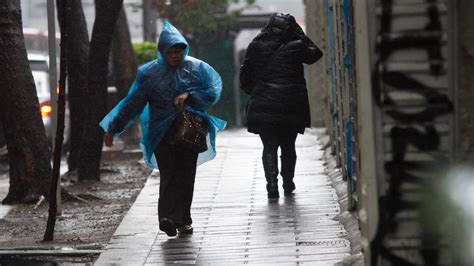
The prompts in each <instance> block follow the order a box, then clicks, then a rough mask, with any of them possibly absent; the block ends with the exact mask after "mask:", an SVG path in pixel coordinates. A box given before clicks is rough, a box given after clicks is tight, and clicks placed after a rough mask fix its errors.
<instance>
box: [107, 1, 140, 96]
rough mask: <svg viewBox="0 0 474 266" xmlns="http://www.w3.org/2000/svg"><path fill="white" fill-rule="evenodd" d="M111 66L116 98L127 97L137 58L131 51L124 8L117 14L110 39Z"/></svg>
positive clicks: (134, 73)
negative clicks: (116, 93)
mask: <svg viewBox="0 0 474 266" xmlns="http://www.w3.org/2000/svg"><path fill="white" fill-rule="evenodd" d="M112 66H113V72H114V80H115V87H116V88H117V92H118V96H119V98H123V97H125V96H127V93H128V89H129V88H130V86H131V85H132V83H133V81H134V80H135V75H136V73H137V58H136V56H135V53H134V51H133V47H132V42H131V38H130V31H129V29H128V22H127V15H126V14H125V9H124V8H122V9H121V11H120V13H119V16H118V19H117V23H116V24H115V30H114V35H113V38H112Z"/></svg>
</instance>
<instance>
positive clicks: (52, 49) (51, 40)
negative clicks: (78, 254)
mask: <svg viewBox="0 0 474 266" xmlns="http://www.w3.org/2000/svg"><path fill="white" fill-rule="evenodd" d="M46 7H47V11H48V50H49V87H50V88H49V89H50V93H51V98H50V103H51V108H52V109H53V110H52V112H51V128H52V133H51V138H52V139H51V143H52V144H51V146H52V147H51V150H54V142H55V137H56V127H57V125H56V122H57V121H56V120H57V111H58V105H57V99H58V97H57V86H58V77H57V66H56V62H57V61H56V26H55V20H56V15H55V7H54V0H47V5H46ZM56 197H57V202H58V204H57V205H58V207H57V208H58V212H57V213H58V215H59V216H60V215H61V213H62V209H61V182H58V188H57V190H56Z"/></svg>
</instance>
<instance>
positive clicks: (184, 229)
mask: <svg viewBox="0 0 474 266" xmlns="http://www.w3.org/2000/svg"><path fill="white" fill-rule="evenodd" d="M193 231H194V228H193V227H192V226H191V225H190V224H185V225H183V226H181V227H178V233H180V234H183V235H192V234H193Z"/></svg>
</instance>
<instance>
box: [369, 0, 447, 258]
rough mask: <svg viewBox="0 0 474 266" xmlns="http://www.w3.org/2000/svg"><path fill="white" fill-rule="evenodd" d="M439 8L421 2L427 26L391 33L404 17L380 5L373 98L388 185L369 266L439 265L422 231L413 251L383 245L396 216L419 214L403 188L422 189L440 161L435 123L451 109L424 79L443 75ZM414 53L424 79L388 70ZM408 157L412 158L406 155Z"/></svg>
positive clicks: (433, 0) (387, 2) (433, 239)
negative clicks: (381, 264) (380, 264)
mask: <svg viewBox="0 0 474 266" xmlns="http://www.w3.org/2000/svg"><path fill="white" fill-rule="evenodd" d="M440 4H441V1H439V2H438V1H437V0H426V2H425V4H424V7H426V12H423V13H420V14H419V15H417V16H418V17H419V18H418V19H419V20H421V21H427V22H426V24H425V25H424V26H423V27H420V28H418V29H408V30H403V29H402V30H400V29H399V28H400V27H399V28H397V29H394V23H395V20H398V22H400V20H403V19H404V18H406V17H403V16H397V14H395V12H394V8H395V6H394V1H392V0H381V1H380V7H381V13H380V16H379V18H378V19H379V20H378V23H379V29H380V30H379V32H378V36H377V37H378V38H377V39H378V41H377V44H376V46H375V47H376V54H377V62H376V65H375V68H374V73H373V96H374V100H375V102H376V104H377V105H378V107H379V108H380V110H382V111H383V113H382V117H383V121H384V126H388V128H389V129H388V134H387V138H388V139H389V141H388V143H390V149H387V147H384V149H385V150H389V153H390V154H389V156H386V157H385V165H384V171H385V180H384V181H383V182H386V183H387V186H386V187H387V190H386V191H385V193H382V194H381V195H380V199H379V202H380V208H379V214H380V216H379V225H378V230H377V234H376V237H375V239H374V240H373V242H372V243H371V251H372V253H371V254H372V259H371V260H372V263H373V264H374V265H376V264H377V261H379V260H380V259H382V260H383V261H386V262H389V264H392V265H415V264H417V265H418V264H420V263H421V264H425V265H437V264H438V261H439V257H440V254H439V250H438V249H437V248H436V247H437V246H438V244H439V241H440V238H439V237H438V236H432V235H430V236H426V235H427V234H423V232H421V233H420V239H419V241H420V242H418V243H425V242H427V241H430V244H429V245H419V247H418V248H413V246H409V245H407V246H406V247H405V249H406V250H405V252H400V250H401V249H404V247H397V248H396V249H394V248H393V245H387V243H388V241H387V239H388V238H391V237H392V236H395V237H396V235H397V229H398V228H399V226H400V223H399V220H397V219H396V218H397V215H399V214H400V213H402V212H407V211H417V210H419V207H420V206H419V201H417V200H414V199H413V198H409V197H406V196H405V195H404V193H405V192H404V189H403V186H404V185H406V184H415V185H419V186H421V187H423V182H425V180H426V179H425V178H424V177H423V176H422V174H420V173H423V171H425V170H426V169H429V168H430V167H432V166H434V165H436V164H439V162H440V157H437V156H434V155H433V154H436V152H439V151H441V149H442V148H441V142H442V141H441V139H442V134H441V133H440V132H439V130H438V127H437V123H438V121H439V118H441V117H443V116H446V115H448V114H449V113H451V112H452V110H453V105H452V103H451V101H450V99H449V97H448V95H447V92H446V91H447V88H445V89H446V90H445V91H443V90H440V89H439V88H435V87H433V86H432V84H428V82H426V81H425V79H424V78H423V77H428V78H432V79H441V78H446V76H447V74H448V72H447V67H446V66H447V64H446V58H445V56H446V55H444V54H443V47H445V46H446V41H444V40H443V23H442V21H441V18H442V16H443V15H442V14H441V11H440V9H439V6H440ZM399 25H400V24H398V26H399ZM413 51H416V52H417V53H419V54H418V55H420V53H423V54H424V55H426V56H425V58H426V59H425V60H423V62H424V63H426V64H425V66H426V69H425V70H424V73H423V75H424V76H423V75H419V74H418V75H417V74H413V72H414V71H410V70H407V69H401V68H396V67H388V65H389V63H390V62H393V59H394V58H396V57H397V55H400V54H402V53H404V52H411V53H413ZM418 72H422V71H418ZM420 77H421V78H420ZM404 93H405V94H410V95H412V96H413V95H415V96H413V97H412V98H417V99H421V100H419V101H418V102H416V103H415V104H413V103H411V104H406V97H405V99H403V97H402V98H401V97H398V98H397V97H396V96H395V95H400V94H402V95H403V94H404ZM387 121H390V122H387ZM386 146H388V145H386ZM409 153H411V157H410V156H408V154H409ZM413 154H415V156H417V155H418V156H419V155H425V157H429V158H431V160H428V161H427V160H424V161H421V160H414V159H413ZM444 155H446V153H444ZM420 230H421V229H420ZM407 250H409V251H408V252H407Z"/></svg>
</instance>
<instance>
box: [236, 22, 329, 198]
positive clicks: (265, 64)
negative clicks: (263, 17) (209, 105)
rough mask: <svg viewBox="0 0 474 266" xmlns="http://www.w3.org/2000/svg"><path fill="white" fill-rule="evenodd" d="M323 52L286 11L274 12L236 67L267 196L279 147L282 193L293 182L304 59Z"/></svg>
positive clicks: (271, 193)
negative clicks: (257, 142) (260, 149)
mask: <svg viewBox="0 0 474 266" xmlns="http://www.w3.org/2000/svg"><path fill="white" fill-rule="evenodd" d="M322 56H323V54H322V52H321V50H320V49H319V48H318V47H317V46H316V45H315V44H314V43H313V42H312V41H311V40H310V39H309V38H308V37H307V36H306V35H305V33H304V32H303V30H302V29H301V27H300V26H299V25H298V24H297V23H296V21H295V18H294V17H293V16H292V15H290V14H284V13H275V14H273V15H272V16H271V17H270V20H269V22H268V24H267V25H266V26H265V27H264V28H263V29H262V31H261V32H260V33H259V34H258V35H257V37H255V38H254V39H253V41H252V42H251V43H250V44H249V46H248V48H247V52H246V55H245V59H244V62H243V64H242V66H241V69H240V87H241V89H242V90H243V91H245V92H246V93H247V94H250V98H249V101H248V104H247V128H248V131H249V132H251V133H255V134H259V135H260V138H261V140H262V143H263V155H262V161H263V168H264V170H265V178H266V180H267V192H268V197H269V198H277V197H279V193H278V179H277V178H278V153H277V152H278V147H280V148H281V176H282V177H283V189H284V192H285V195H291V194H292V193H293V190H295V184H294V182H293V177H294V172H295V164H296V151H295V141H296V137H297V135H298V133H300V134H303V133H304V130H305V128H306V127H310V126H311V118H310V111H309V101H308V92H307V89H306V81H305V78H304V68H303V63H304V64H313V63H315V62H316V61H318V60H319V59H320V58H321V57H322Z"/></svg>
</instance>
